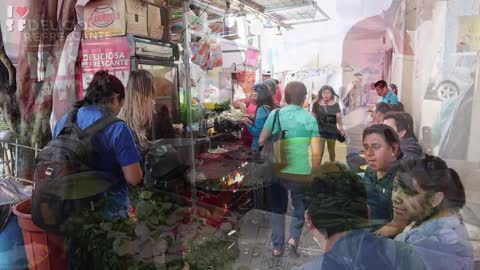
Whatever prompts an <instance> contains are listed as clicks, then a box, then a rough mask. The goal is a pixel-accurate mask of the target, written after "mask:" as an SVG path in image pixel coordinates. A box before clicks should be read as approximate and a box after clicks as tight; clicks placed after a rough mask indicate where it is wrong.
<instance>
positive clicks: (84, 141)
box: [32, 109, 121, 232]
mask: <svg viewBox="0 0 480 270" xmlns="http://www.w3.org/2000/svg"><path fill="white" fill-rule="evenodd" d="M77 112H78V110H77V109H76V110H74V111H73V112H71V113H70V114H69V115H68V117H67V119H66V121H65V124H64V127H63V129H62V130H61V131H60V133H59V134H58V136H57V137H56V138H54V139H53V140H51V141H50V142H49V143H48V144H47V146H46V147H45V148H44V149H43V150H42V151H41V152H40V153H39V154H38V156H37V158H36V161H35V171H34V175H33V191H32V220H33V222H34V223H35V224H36V225H37V226H39V227H40V228H42V229H44V230H45V231H52V232H60V231H61V225H62V224H63V222H65V220H66V219H67V218H68V217H69V216H70V215H72V214H74V213H75V212H76V211H78V210H81V209H84V208H86V207H93V203H94V202H95V201H97V200H98V199H99V198H101V197H103V194H102V193H103V192H105V191H107V190H109V189H110V188H111V187H112V186H113V185H115V184H116V182H117V181H118V180H117V179H116V178H114V177H113V176H112V175H111V174H110V173H108V172H102V171H96V170H95V167H96V166H95V156H96V155H97V153H96V151H95V147H94V145H93V143H92V138H93V137H94V136H95V135H96V134H97V133H99V132H100V131H102V130H103V129H105V128H106V127H108V126H110V125H111V124H113V123H115V122H118V121H121V120H120V119H117V118H116V117H115V116H113V115H112V114H106V115H104V116H103V117H102V118H100V119H98V120H97V121H95V122H94V123H93V124H92V125H90V126H89V127H88V128H86V129H85V130H81V129H80V128H79V127H78V126H77V125H76V124H75V120H76V118H77Z"/></svg>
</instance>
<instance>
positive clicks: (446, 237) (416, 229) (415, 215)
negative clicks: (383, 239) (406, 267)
mask: <svg viewBox="0 0 480 270" xmlns="http://www.w3.org/2000/svg"><path fill="white" fill-rule="evenodd" d="M392 202H393V209H394V212H395V215H398V216H402V217H404V218H405V219H409V220H411V221H412V223H410V225H409V226H407V227H406V228H405V230H404V231H403V232H402V233H401V234H399V235H398V236H397V237H396V238H395V240H398V241H401V242H404V243H407V244H410V245H412V246H413V248H414V250H415V252H416V253H417V255H418V256H419V257H421V258H422V259H423V261H424V262H425V264H426V265H427V266H428V267H429V269H436V270H442V269H445V270H447V269H448V270H457V269H458V270H461V269H462V270H468V269H473V266H474V265H473V264H474V257H473V250H472V245H471V243H470V242H469V237H468V233H467V230H466V228H465V225H464V224H463V220H462V217H461V216H460V213H459V210H460V209H461V208H462V207H463V206H464V205H465V190H464V187H463V185H462V182H461V181H460V178H459V176H458V174H457V172H455V171H454V170H453V169H450V168H448V167H447V166H446V163H445V162H444V161H443V160H441V159H440V158H437V157H432V156H429V157H427V158H426V159H423V160H403V161H402V162H401V166H400V169H399V171H398V174H397V176H396V179H395V183H394V188H393V194H392Z"/></svg>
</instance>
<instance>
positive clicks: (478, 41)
mask: <svg viewBox="0 0 480 270" xmlns="http://www.w3.org/2000/svg"><path fill="white" fill-rule="evenodd" d="M458 20H459V21H458V42H457V52H477V51H480V16H460V17H459V19H458Z"/></svg>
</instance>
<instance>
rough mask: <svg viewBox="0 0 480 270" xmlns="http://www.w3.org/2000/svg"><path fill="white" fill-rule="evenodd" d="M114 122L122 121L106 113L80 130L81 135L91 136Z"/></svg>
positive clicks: (84, 136)
mask: <svg viewBox="0 0 480 270" xmlns="http://www.w3.org/2000/svg"><path fill="white" fill-rule="evenodd" d="M115 122H123V121H122V120H121V119H119V118H117V117H115V116H114V115H113V114H112V113H106V114H104V115H103V116H102V117H101V118H100V119H98V120H97V121H95V122H93V124H91V125H90V126H89V127H87V128H86V129H84V130H83V131H82V137H83V138H91V137H93V136H95V135H96V134H97V133H99V132H100V131H102V130H104V129H105V128H107V127H108V126H110V125H111V124H113V123H115Z"/></svg>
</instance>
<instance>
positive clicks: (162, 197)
mask: <svg viewBox="0 0 480 270" xmlns="http://www.w3.org/2000/svg"><path fill="white" fill-rule="evenodd" d="M130 201H131V204H132V206H133V208H134V209H135V218H127V219H120V220H105V219H104V218H103V205H104V204H103V203H99V204H98V205H97V206H96V207H95V211H91V210H90V209H85V210H84V211H82V212H80V213H78V214H76V215H72V217H71V218H70V219H69V220H68V221H67V222H66V224H65V226H64V234H65V240H66V246H67V248H68V249H69V252H68V254H69V256H71V255H73V256H74V258H75V264H74V265H75V266H74V269H79V270H80V269H94V270H96V269H119V270H158V269H172V270H176V269H182V267H183V265H184V261H185V262H188V263H189V264H190V265H191V269H206V268H204V266H207V265H216V266H218V267H215V269H231V265H232V263H233V262H234V260H235V259H236V258H237V257H238V254H239V251H238V247H237V244H236V238H237V237H236V234H234V235H232V236H228V232H230V231H231V230H232V226H231V225H230V224H226V225H223V226H222V227H221V228H220V229H215V228H214V227H211V226H208V225H203V224H200V223H193V224H195V225H191V224H184V221H185V220H186V218H185V215H186V214H189V213H191V211H190V209H191V208H190V207H188V205H186V203H182V202H180V201H179V200H178V199H177V198H175V197H173V196H170V195H168V194H160V193H152V192H150V191H145V190H140V189H136V190H132V192H131V193H130ZM186 206H187V207H186ZM182 226H187V227H191V226H198V227H196V228H195V229H194V230H193V231H194V232H195V233H194V234H191V235H189V237H178V236H177V235H176V234H177V231H179V230H180V229H179V227H182ZM197 232H198V233H197ZM232 244H233V245H232ZM218 254H221V256H218Z"/></svg>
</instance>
